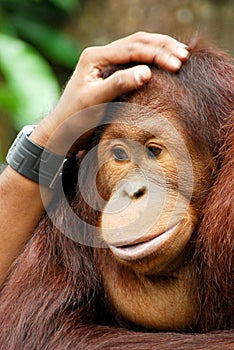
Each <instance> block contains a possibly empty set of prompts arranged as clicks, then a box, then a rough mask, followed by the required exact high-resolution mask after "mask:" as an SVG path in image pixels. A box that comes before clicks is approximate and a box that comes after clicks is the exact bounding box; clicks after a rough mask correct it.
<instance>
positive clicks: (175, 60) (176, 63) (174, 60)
mask: <svg viewBox="0 0 234 350" xmlns="http://www.w3.org/2000/svg"><path fill="white" fill-rule="evenodd" d="M170 64H171V65H172V66H173V67H174V68H175V69H180V67H181V66H182V62H181V61H180V60H179V59H178V58H176V57H175V56H171V57H170Z"/></svg>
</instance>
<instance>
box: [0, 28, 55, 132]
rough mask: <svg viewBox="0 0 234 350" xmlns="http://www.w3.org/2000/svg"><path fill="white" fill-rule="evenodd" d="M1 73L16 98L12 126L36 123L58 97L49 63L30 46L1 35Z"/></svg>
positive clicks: (19, 126) (20, 126)
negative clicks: (13, 123)
mask: <svg viewBox="0 0 234 350" xmlns="http://www.w3.org/2000/svg"><path fill="white" fill-rule="evenodd" d="M0 70H1V71H2V73H3V75H4V76H5V79H6V83H7V85H8V88H9V89H10V91H11V92H12V96H14V98H15V104H16V106H15V108H14V109H15V115H14V118H15V124H16V127H17V128H18V129H20V128H22V126H23V125H25V124H29V123H35V122H37V121H38V119H39V118H40V117H41V116H43V115H45V114H47V113H48V112H49V111H50V110H51V109H52V107H53V106H54V105H55V103H56V102H57V100H58V97H59V90H60V89H59V84H58V82H57V80H56V78H55V75H54V73H53V72H52V70H51V69H50V66H49V65H48V63H47V62H46V61H45V60H44V59H43V58H42V57H41V56H40V55H39V54H38V52H37V51H35V50H34V49H33V48H32V47H31V46H30V45H28V44H26V43H25V42H23V41H21V40H19V39H15V38H13V37H10V36H7V35H4V34H0Z"/></svg>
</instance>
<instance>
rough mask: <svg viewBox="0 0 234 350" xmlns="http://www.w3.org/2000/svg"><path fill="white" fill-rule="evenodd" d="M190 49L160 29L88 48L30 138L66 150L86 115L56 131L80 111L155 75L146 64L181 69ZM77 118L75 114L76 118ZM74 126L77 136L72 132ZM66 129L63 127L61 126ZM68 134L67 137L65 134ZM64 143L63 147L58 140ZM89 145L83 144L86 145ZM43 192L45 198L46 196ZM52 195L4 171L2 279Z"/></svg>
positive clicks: (0, 189)
mask: <svg viewBox="0 0 234 350" xmlns="http://www.w3.org/2000/svg"><path fill="white" fill-rule="evenodd" d="M188 56H189V52H188V50H187V47H186V45H184V44H183V43H180V42H178V41H177V40H175V39H173V38H171V37H169V36H166V35H161V34H151V33H144V32H139V33H135V34H133V35H130V36H128V37H126V38H123V39H120V40H117V41H114V42H112V43H110V44H108V45H105V46H102V47H91V48H88V49H85V50H84V51H83V53H82V54H81V56H80V59H79V62H78V64H77V66H76V68H75V70H74V73H73V75H72V76H71V78H70V80H69V82H68V84H67V86H66V88H65V90H64V92H63V94H62V96H61V98H60V100H59V102H58V104H57V106H56V107H55V109H54V110H53V111H52V112H51V113H50V114H49V115H48V116H46V117H45V118H44V119H43V120H42V121H41V122H40V123H39V124H38V126H37V127H36V128H35V130H34V131H33V133H32V134H31V135H30V138H31V139H32V140H33V141H34V142H35V143H37V144H39V145H40V146H42V147H46V148H47V149H49V150H51V151H56V152H57V153H60V154H64V152H65V145H64V147H63V144H62V142H61V141H62V140H63V139H64V138H65V139H67V138H69V137H74V135H75V134H76V133H77V134H80V133H81V132H82V130H83V129H84V130H85V128H86V124H87V120H85V119H84V118H82V116H81V117H80V118H77V120H76V123H75V127H74V124H73V125H72V128H66V130H68V131H66V132H67V134H66V135H65V134H64V132H62V133H61V132H60V133H57V134H56V135H57V137H56V139H55V140H54V141H53V143H48V141H49V139H50V137H51V135H53V134H54V132H55V130H56V129H58V128H59V127H60V126H62V125H64V123H69V120H70V119H69V118H70V117H71V116H72V115H74V114H75V113H77V112H79V111H81V110H83V109H84V108H88V107H91V106H95V105H98V104H101V103H106V102H109V101H111V100H113V99H114V98H116V97H117V96H119V95H121V94H122V93H125V92H127V91H131V90H134V89H136V88H138V87H140V86H142V85H143V84H146V83H147V82H148V81H149V80H150V78H151V71H150V69H149V67H148V66H147V64H157V65H159V66H161V67H162V68H164V69H166V70H169V71H171V72H176V71H177V70H179V69H180V67H181V65H182V63H183V61H185V60H186V59H187V57H188ZM130 62H137V63H139V65H135V66H133V67H131V68H129V69H126V70H120V71H118V72H116V73H114V74H113V75H111V76H110V77H108V78H106V79H103V78H102V75H101V71H102V70H103V69H104V68H105V67H107V66H109V65H120V64H128V63H130ZM72 119H73V120H74V118H72ZM71 129H72V135H69V132H70V130H71ZM62 130H63V129H62ZM65 136H66V137H65ZM58 144H59V145H60V148H58V147H56V146H55V145H58ZM84 147H85V145H83V144H82V145H80V147H79V145H78V148H80V149H82V148H84ZM41 191H43V202H42V199H41ZM52 197H53V191H51V190H49V189H47V188H40V186H39V185H38V184H37V183H35V182H33V181H31V180H29V179H27V178H26V177H24V176H22V175H20V174H19V173H17V172H16V171H15V170H13V169H12V168H11V167H10V166H7V168H6V169H5V171H4V172H3V173H2V174H1V176H0V222H1V225H0V241H1V244H0V283H3V282H4V279H5V277H6V274H7V272H8V270H9V267H10V266H11V264H12V263H13V261H14V259H15V258H16V257H17V256H18V254H19V252H20V250H21V249H22V247H23V246H24V244H25V242H26V241H27V239H28V237H29V236H30V234H31V233H32V231H33V230H34V228H35V226H36V225H37V223H38V221H39V219H40V216H41V214H42V212H43V210H44V206H45V205H46V204H48V203H49V202H50V200H51V198H52Z"/></svg>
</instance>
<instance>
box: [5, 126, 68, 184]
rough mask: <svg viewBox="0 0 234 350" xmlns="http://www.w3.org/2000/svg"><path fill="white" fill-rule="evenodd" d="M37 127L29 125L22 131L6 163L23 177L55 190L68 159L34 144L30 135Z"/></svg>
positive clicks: (10, 150)
mask: <svg viewBox="0 0 234 350" xmlns="http://www.w3.org/2000/svg"><path fill="white" fill-rule="evenodd" d="M35 127H36V126H35V125H27V126H25V127H24V128H23V129H22V130H21V131H20V133H19V134H18V136H17V137H16V139H15V141H14V142H13V144H12V146H11V148H10V149H9V151H8V154H7V157H6V161H7V163H8V164H9V165H10V166H11V167H12V168H13V169H15V170H16V171H17V172H18V173H20V174H21V175H23V176H25V177H27V178H28V179H31V180H33V181H34V182H37V183H39V184H41V185H44V186H47V187H49V188H50V189H53V188H54V187H55V185H56V183H57V181H58V179H59V177H60V176H61V175H62V169H63V166H64V163H65V162H66V160H67V159H66V158H65V157H63V156H61V155H58V154H55V153H53V152H50V151H48V150H47V149H45V148H43V147H41V146H39V145H37V144H36V143H35V142H33V141H32V140H31V139H30V138H29V135H30V134H31V133H32V131H33V130H34V129H35Z"/></svg>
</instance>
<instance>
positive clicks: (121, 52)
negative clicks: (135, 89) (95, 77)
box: [96, 33, 189, 71]
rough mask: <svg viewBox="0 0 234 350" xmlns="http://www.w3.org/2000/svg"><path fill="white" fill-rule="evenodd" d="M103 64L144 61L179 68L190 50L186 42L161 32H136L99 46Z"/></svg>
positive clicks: (169, 67) (164, 66)
mask: <svg viewBox="0 0 234 350" xmlns="http://www.w3.org/2000/svg"><path fill="white" fill-rule="evenodd" d="M96 53H97V55H99V56H100V60H102V63H103V65H104V66H105V65H107V64H126V63H129V62H144V63H147V64H152V63H153V64H157V65H159V66H162V67H163V68H166V69H168V70H172V71H174V70H178V69H179V68H180V67H181V65H182V62H183V61H184V60H186V59H187V57H188V56H189V52H188V50H187V47H186V45H185V44H183V43H180V42H179V41H177V40H175V39H173V38H171V37H169V36H167V35H161V34H151V33H136V34H133V35H131V36H129V37H126V38H124V39H120V40H117V41H115V42H113V43H111V44H109V45H106V46H104V47H102V48H99V51H97V52H96ZM96 58H97V57H96Z"/></svg>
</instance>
